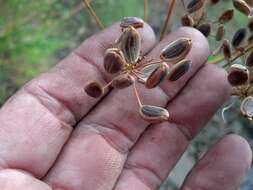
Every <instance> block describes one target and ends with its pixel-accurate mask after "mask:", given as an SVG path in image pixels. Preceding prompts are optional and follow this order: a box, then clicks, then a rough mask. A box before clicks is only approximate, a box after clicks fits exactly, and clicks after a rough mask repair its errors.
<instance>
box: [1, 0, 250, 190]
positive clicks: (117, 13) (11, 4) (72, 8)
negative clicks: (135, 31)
mask: <svg viewBox="0 0 253 190" xmlns="http://www.w3.org/2000/svg"><path fill="white" fill-rule="evenodd" d="M0 2H1V4H0V106H1V105H2V104H3V103H4V102H5V101H6V99H8V97H10V96H11V95H12V94H13V93H14V92H15V91H17V90H18V89H19V88H20V87H21V86H22V85H23V84H24V83H25V82H27V81H29V80H30V79H32V78H33V77H35V76H37V75H39V74H40V73H42V72H45V71H47V70H48V69H49V68H50V67H52V66H53V65H54V64H56V63H57V62H58V61H59V60H61V59H63V58H64V57H65V56H67V55H68V54H69V52H70V51H71V50H73V49H74V48H75V47H77V46H78V45H79V44H80V43H81V42H82V41H83V40H84V39H85V38H87V37H88V36H90V35H92V34H94V33H96V32H98V31H99V28H98V26H97V25H96V23H95V21H94V19H93V18H91V17H90V15H89V14H88V12H87V10H86V9H85V8H84V4H83V2H82V0H43V1H31V0H0ZM90 2H91V4H92V6H93V7H94V9H95V11H96V13H97V14H98V16H99V17H100V18H102V22H103V23H104V24H105V25H106V26H109V25H111V24H112V23H113V22H115V21H117V20H120V19H121V18H122V17H124V16H137V17H143V15H144V9H143V0H138V1H136V0H127V1H123V0H90ZM148 2H149V4H148V23H149V24H150V25H151V26H152V27H153V28H154V30H155V32H156V34H157V35H158V36H159V34H160V31H161V28H162V26H163V22H164V19H165V16H166V9H167V4H168V1H167V0H149V1H148ZM186 2H187V1H186ZM231 2H232V1H231V0H222V1H221V3H219V4H218V6H215V7H210V8H208V12H207V14H208V17H209V20H212V21H215V20H217V15H219V14H220V13H221V12H223V11H224V10H227V9H229V8H232V4H231ZM182 15H183V7H182V5H181V4H180V1H178V5H177V6H176V10H175V14H174V17H173V22H172V23H171V30H175V29H176V28H178V27H180V25H181V24H180V18H181V16H182ZM247 24H248V18H247V17H245V16H244V15H241V14H240V13H238V12H236V14H235V17H234V19H233V21H232V22H230V23H228V24H227V25H226V33H227V34H229V35H227V38H228V39H230V38H231V36H232V35H231V34H233V33H234V32H235V30H236V29H237V28H240V27H245V26H247ZM209 41H210V44H211V48H212V49H214V48H215V47H216V46H217V42H216V41H215V40H214V39H212V37H210V38H209ZM210 59H212V58H210ZM238 61H239V62H240V60H238ZM230 102H235V104H234V106H233V107H232V108H231V109H230V110H229V111H228V112H226V114H225V116H226V120H227V122H226V123H224V122H223V120H222V118H221V111H219V112H218V113H217V114H216V115H215V116H214V117H213V119H212V120H211V121H210V123H209V124H208V126H207V127H206V128H205V129H204V130H202V132H201V134H199V135H198V136H197V138H196V139H195V140H194V141H193V143H192V144H191V145H190V147H189V149H188V151H187V152H186V153H185V154H184V155H183V157H182V159H181V161H180V162H179V163H178V165H177V166H176V167H175V169H174V171H173V172H172V173H171V175H170V176H169V177H168V179H167V180H166V182H165V183H164V184H163V185H162V187H161V190H165V189H167V188H168V187H173V188H174V189H175V190H176V189H178V187H179V186H180V185H181V183H182V181H183V179H184V177H185V175H186V174H187V172H188V171H189V170H190V169H191V168H192V166H193V165H194V163H195V162H196V160H198V159H199V158H200V157H201V155H203V153H204V152H205V151H206V150H207V149H208V147H210V146H211V145H212V144H213V143H214V142H216V141H217V140H218V139H219V138H220V137H221V136H223V135H225V134H228V133H237V134H240V135H242V136H243V137H245V138H246V139H247V140H248V141H249V143H250V144H251V145H252V146H253V141H252V140H253V123H252V122H250V121H247V120H246V119H244V118H242V117H240V116H239V109H238V107H239V102H238V101H237V100H236V99H235V100H234V99H231V100H230V101H229V102H227V105H229V104H230ZM252 189H253V170H252V171H250V172H249V174H248V176H247V178H245V180H244V182H243V184H242V187H241V190H252Z"/></svg>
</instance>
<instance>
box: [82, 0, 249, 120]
mask: <svg viewBox="0 0 253 190" xmlns="http://www.w3.org/2000/svg"><path fill="white" fill-rule="evenodd" d="M180 2H181V4H182V6H183V8H184V14H183V16H182V18H181V23H182V25H183V26H188V27H194V28H196V29H197V30H199V31H200V32H201V33H202V34H203V35H204V36H205V37H206V38H213V39H215V40H216V41H217V43H218V44H219V45H218V46H217V47H216V48H215V49H214V50H213V52H212V56H217V57H218V58H217V59H214V61H210V62H209V63H210V64H218V63H224V62H225V64H223V65H222V67H223V68H226V69H227V70H228V81H229V83H230V84H231V86H232V88H233V92H232V94H231V96H238V97H239V98H240V99H241V108H240V110H241V113H242V115H243V116H245V117H247V118H248V119H250V120H251V119H253V45H252V42H253V33H252V32H253V19H250V18H251V16H252V15H253V14H252V13H253V12H252V6H253V1H251V0H233V1H232V5H233V8H229V9H227V10H224V11H222V12H221V13H220V14H219V15H218V16H217V18H216V20H214V21H211V20H210V19H209V18H208V16H207V14H206V12H207V11H206V10H207V9H208V6H218V5H219V4H220V3H222V1H220V0H209V1H208V0H190V1H187V3H186V2H185V1H184V0H181V1H180ZM143 5H144V6H143V7H144V19H145V20H147V15H148V8H147V7H148V0H144V2H143ZM175 5H176V1H174V0H171V1H168V8H167V14H166V17H165V18H164V24H163V26H162V29H161V35H160V40H162V39H163V37H164V36H165V34H166V31H167V30H168V28H169V23H170V21H171V18H172V16H173V12H174V9H175ZM87 7H88V6H87ZM88 8H89V7H88ZM92 10H93V9H92V8H91V7H90V8H89V11H90V12H91V14H92V15H93V17H94V18H95V19H96V20H99V18H98V17H97V16H96V15H95V16H94V14H93V13H92ZM236 11H238V12H240V13H241V14H243V15H245V16H247V17H248V18H249V24H248V26H245V27H243V28H239V29H237V30H235V31H234V34H233V37H232V39H231V41H230V40H229V39H226V27H227V24H228V23H229V22H230V21H231V20H233V18H234V15H235V12H236ZM97 23H98V24H99V22H98V21H97ZM100 25H101V24H99V26H100ZM142 26H143V21H142V20H141V19H138V18H135V17H128V18H125V19H123V20H122V22H121V27H122V31H123V32H122V35H121V36H120V38H119V39H118V40H117V42H116V43H115V44H114V47H113V48H109V49H107V50H106V53H105V57H104V68H105V70H106V72H108V73H110V74H113V76H114V75H115V74H117V75H116V77H114V78H113V80H112V81H111V82H110V83H109V84H107V85H106V86H105V87H102V86H101V84H100V83H98V82H95V81H93V82H91V83H89V84H87V86H86V87H85V91H86V92H87V93H88V94H89V95H90V96H92V97H100V96H102V95H103V94H104V93H105V91H106V89H107V88H109V87H113V88H116V89H122V88H126V87H129V86H131V85H133V87H134V91H135V94H136V97H137V99H138V102H139V105H140V115H141V116H142V117H143V118H144V119H145V120H148V121H150V122H159V121H164V120H168V117H169V113H168V112H167V111H166V110H164V109H163V108H159V107H155V106H149V105H143V104H142V103H141V100H140V97H139V94H138V91H137V89H136V85H135V84H136V82H140V83H143V84H144V85H145V86H146V88H154V87H156V86H157V85H159V84H160V82H161V81H163V80H164V79H165V78H166V79H167V80H170V81H175V80H178V79H179V78H180V77H181V76H182V75H183V74H184V73H185V72H187V71H188V69H189V67H190V65H191V61H190V60H185V57H186V55H187V54H188V52H189V50H190V49H191V39H185V38H181V39H177V40H176V41H174V42H172V43H171V44H169V45H168V46H167V47H165V48H164V49H163V50H162V52H161V53H160V59H159V60H151V61H146V60H145V59H143V57H142V55H140V46H141V44H140V40H141V39H140V35H139V33H138V30H137V29H138V28H141V27H142ZM100 27H101V26H100ZM130 41H131V43H130ZM238 59H242V64H236V63H235V62H236V61H238ZM168 63H171V64H173V66H172V67H169V64H168ZM226 109H227V108H225V109H224V110H226Z"/></svg>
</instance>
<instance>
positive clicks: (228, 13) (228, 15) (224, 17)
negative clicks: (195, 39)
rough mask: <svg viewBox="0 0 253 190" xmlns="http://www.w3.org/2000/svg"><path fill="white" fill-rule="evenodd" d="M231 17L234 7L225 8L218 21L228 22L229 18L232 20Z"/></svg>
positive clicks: (221, 22)
mask: <svg viewBox="0 0 253 190" xmlns="http://www.w3.org/2000/svg"><path fill="white" fill-rule="evenodd" d="M233 17H234V9H229V10H226V11H224V12H223V13H222V14H221V16H220V17H219V23H220V24H225V23H227V22H229V21H230V20H232V18H233Z"/></svg>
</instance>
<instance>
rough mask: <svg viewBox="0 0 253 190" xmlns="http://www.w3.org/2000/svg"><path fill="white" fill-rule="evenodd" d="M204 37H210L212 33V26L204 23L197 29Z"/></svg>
mask: <svg viewBox="0 0 253 190" xmlns="http://www.w3.org/2000/svg"><path fill="white" fill-rule="evenodd" d="M197 29H198V30H199V31H200V32H201V33H202V34H203V35H204V36H206V37H208V36H209V34H210V32H211V24H210V23H204V24H201V25H199V26H198V28H197Z"/></svg>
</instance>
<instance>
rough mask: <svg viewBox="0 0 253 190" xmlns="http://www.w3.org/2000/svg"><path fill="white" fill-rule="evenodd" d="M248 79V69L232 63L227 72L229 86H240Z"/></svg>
mask: <svg viewBox="0 0 253 190" xmlns="http://www.w3.org/2000/svg"><path fill="white" fill-rule="evenodd" d="M248 81H249V70H248V69H247V68H246V67H245V66H243V65H240V64H233V65H232V66H231V68H230V71H229V72H228V82H229V83H230V84H231V86H241V85H245V84H247V83H248Z"/></svg>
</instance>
